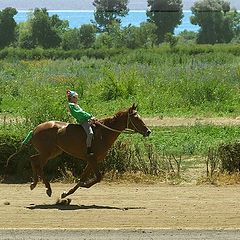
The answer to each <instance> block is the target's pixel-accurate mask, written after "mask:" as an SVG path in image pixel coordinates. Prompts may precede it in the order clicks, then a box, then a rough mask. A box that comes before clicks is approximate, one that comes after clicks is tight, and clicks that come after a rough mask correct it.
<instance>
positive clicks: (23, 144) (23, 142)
mask: <svg viewBox="0 0 240 240" xmlns="http://www.w3.org/2000/svg"><path fill="white" fill-rule="evenodd" d="M32 136H33V131H30V132H29V133H28V135H27V136H26V137H25V139H24V140H23V141H22V143H21V145H20V148H19V149H18V150H17V151H16V152H15V153H13V154H12V155H11V156H10V157H9V158H8V159H7V163H6V165H5V167H7V166H8V163H9V161H10V160H11V159H12V158H13V157H14V156H16V155H17V154H18V153H20V152H21V151H22V149H23V148H24V146H26V145H27V144H28V143H29V142H30V141H31V139H32Z"/></svg>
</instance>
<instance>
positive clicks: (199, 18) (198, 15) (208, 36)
mask: <svg viewBox="0 0 240 240" xmlns="http://www.w3.org/2000/svg"><path fill="white" fill-rule="evenodd" d="M191 10H192V12H193V16H192V17H191V23H192V24H195V25H199V26H200V30H199V33H198V36H197V42H198V43H209V44H214V43H228V42H230V41H231V40H232V38H233V37H234V20H233V19H234V16H236V14H235V15H234V14H232V13H231V12H230V3H229V2H227V1H224V0H200V1H197V2H195V3H194V5H193V7H192V8H191Z"/></svg>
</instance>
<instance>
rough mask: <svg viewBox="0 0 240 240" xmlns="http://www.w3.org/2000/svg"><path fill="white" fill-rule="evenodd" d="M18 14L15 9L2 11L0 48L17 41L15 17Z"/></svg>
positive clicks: (0, 15)
mask: <svg viewBox="0 0 240 240" xmlns="http://www.w3.org/2000/svg"><path fill="white" fill-rule="evenodd" d="M16 14H17V10H16V9H15V8H11V7H8V8H5V9H3V10H2V11H0V48H4V47H6V46H9V45H10V44H11V43H13V42H14V41H15V40H16V31H15V30H16V26H17V24H16V22H15V20H14V16H15V15H16Z"/></svg>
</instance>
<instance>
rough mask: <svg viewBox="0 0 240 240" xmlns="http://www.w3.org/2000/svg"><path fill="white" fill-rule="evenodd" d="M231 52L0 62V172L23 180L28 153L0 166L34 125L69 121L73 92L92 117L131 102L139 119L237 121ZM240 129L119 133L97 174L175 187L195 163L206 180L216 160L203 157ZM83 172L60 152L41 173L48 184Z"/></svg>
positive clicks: (201, 49)
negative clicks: (69, 98)
mask: <svg viewBox="0 0 240 240" xmlns="http://www.w3.org/2000/svg"><path fill="white" fill-rule="evenodd" d="M112 51H113V50H112ZM115 51H117V50H115ZM237 51H238V47H236V46H233V45H216V46H208V45H201V46H198V47H196V46H192V47H190V48H185V47H184V46H179V47H178V48H176V49H175V50H174V51H173V50H171V49H170V48H169V46H166V45H163V46H162V47H161V48H153V49H137V50H125V51H123V52H122V53H120V52H118V53H117V54H116V53H114V51H113V54H112V55H111V54H109V56H107V57H101V58H94V57H87V56H82V57H81V58H80V59H74V58H68V59H55V60H53V59H44V58H40V60H37V59H35V60H26V59H25V60H23V59H21V58H20V59H17V58H16V57H15V58H11V57H8V58H6V59H4V60H1V61H0V69H1V71H0V74H1V78H0V90H1V96H0V97H1V98H0V111H1V114H0V116H1V118H0V121H1V125H0V149H1V150H0V152H1V161H0V165H1V169H2V170H1V172H0V174H1V175H2V176H3V175H4V174H6V173H7V176H15V177H16V176H17V179H18V181H20V180H19V179H21V181H29V179H30V176H31V169H30V164H29V161H28V156H29V155H30V154H31V153H33V149H31V148H26V149H24V150H23V151H22V152H21V154H19V155H17V156H16V157H15V158H14V160H13V162H11V163H10V165H9V168H8V169H7V170H6V169H5V168H4V164H5V162H6V160H7V158H8V157H9V156H10V155H11V154H12V153H13V152H15V150H16V149H18V147H19V145H20V142H21V141H22V140H23V138H24V137H25V136H26V134H27V133H28V131H29V130H31V129H32V128H33V127H35V126H36V125H37V124H39V123H41V122H44V121H48V120H62V121H67V122H73V121H74V120H73V119H72V118H70V116H69V114H68V112H67V109H66V96H65V92H66V89H68V88H70V89H75V90H76V91H77V92H78V93H79V95H80V103H81V105H82V107H83V108H84V109H86V110H87V111H89V112H92V113H93V114H94V115H95V116H96V117H98V118H103V117H106V116H113V115H114V114H115V113H116V112H118V111H119V110H121V109H123V108H127V107H129V106H131V105H132V103H134V102H135V103H137V104H138V109H139V113H140V114H141V116H142V117H153V116H158V117H160V118H161V117H171V116H184V117H218V116H224V117H233V118H236V117H239V115H240V112H239V102H240V99H239V98H240V97H239V96H240V95H239V78H240V72H239V70H240V68H239V56H238V54H236V52H237ZM43 52H44V51H43ZM143 86H144V87H143ZM239 131H240V130H239V127H230V126H211V125H207V126H203V125H196V126H192V127H170V128H166V127H164V128H156V127H155V128H153V129H152V132H153V133H152V135H151V136H150V138H149V139H143V138H142V137H141V136H139V135H132V136H125V135H122V136H121V137H120V138H119V141H118V142H117V143H116V145H115V147H114V148H113V149H112V150H111V151H110V152H109V156H108V158H107V161H106V162H105V164H103V166H102V168H103V171H105V172H106V173H107V175H108V176H109V174H110V176H112V177H114V176H121V175H122V174H125V173H127V172H133V173H135V174H136V173H142V174H147V175H151V176H155V177H157V178H158V177H160V178H161V179H162V180H164V179H165V180H166V179H173V180H174V181H176V182H178V181H181V179H183V178H186V177H185V174H184V172H186V171H188V170H189V169H191V168H194V167H199V164H201V168H202V169H203V171H202V173H203V174H204V175H206V174H207V165H206V159H209V160H208V164H209V169H208V171H209V173H210V174H209V176H210V175H211V173H215V172H217V171H220V170H221V171H222V170H224V169H222V164H221V162H220V161H219V158H217V159H218V160H216V164H217V165H216V164H215V163H214V164H215V165H216V166H215V165H214V164H213V160H214V159H215V157H212V155H211V154H210V153H209V151H210V150H211V151H213V150H214V151H217V150H218V148H219V147H220V146H221V145H222V144H228V143H233V142H236V141H237V140H238V139H239ZM235 149H236V148H235ZM209 154H210V155H209ZM215 155H216V156H217V154H215ZM215 155H214V156H215ZM214 161H215V160H214ZM224 166H226V164H225V165H224ZM83 167H84V164H83V163H82V162H79V161H77V160H76V159H73V158H71V157H69V156H67V155H65V154H64V155H63V156H61V157H59V158H58V159H56V160H53V161H50V162H49V164H48V166H47V173H48V177H49V178H51V179H62V178H65V179H66V178H70V179H74V176H75V177H78V176H79V173H80V172H81V170H82V168H83ZM210 168H211V169H213V170H211V169H210ZM226 170H228V169H226ZM230 170H231V169H230ZM237 170H238V169H237V168H235V169H234V171H237ZM231 171H232V170H231Z"/></svg>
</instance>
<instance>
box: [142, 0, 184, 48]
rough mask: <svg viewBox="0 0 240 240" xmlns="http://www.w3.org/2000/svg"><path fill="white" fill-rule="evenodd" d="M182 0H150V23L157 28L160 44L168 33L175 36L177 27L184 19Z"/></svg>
mask: <svg viewBox="0 0 240 240" xmlns="http://www.w3.org/2000/svg"><path fill="white" fill-rule="evenodd" d="M182 8H183V4H182V0H148V10H147V13H146V14H147V16H148V18H149V19H148V21H150V22H153V23H155V24H156V26H157V30H156V34H157V37H158V39H157V40H158V43H161V42H163V41H164V36H165V34H166V33H171V34H174V29H175V28H176V26H178V25H179V24H181V19H182V18H183V10H182Z"/></svg>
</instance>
